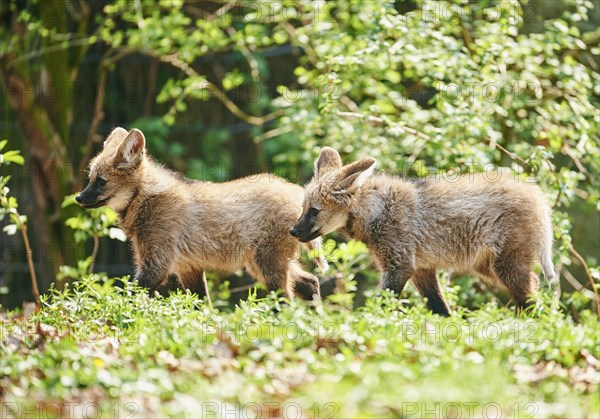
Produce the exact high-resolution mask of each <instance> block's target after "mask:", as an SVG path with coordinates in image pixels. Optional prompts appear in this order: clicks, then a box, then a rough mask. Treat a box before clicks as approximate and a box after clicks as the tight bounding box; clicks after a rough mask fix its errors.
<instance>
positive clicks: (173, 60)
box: [140, 51, 283, 126]
mask: <svg viewBox="0 0 600 419" xmlns="http://www.w3.org/2000/svg"><path fill="white" fill-rule="evenodd" d="M140 53H145V54H148V55H151V56H153V57H156V58H158V59H159V60H160V61H162V62H165V63H168V64H171V65H172V66H174V67H176V68H178V69H180V70H181V71H183V72H184V73H185V74H186V75H187V76H188V77H199V76H200V74H199V73H198V72H197V71H196V70H194V69H193V68H192V67H191V66H190V65H189V64H188V63H186V62H185V61H182V60H180V59H179V57H177V55H176V54H172V55H156V54H154V53H152V52H151V51H141V52H140ZM202 87H203V88H205V89H206V90H208V91H209V92H210V93H211V94H212V95H213V96H214V97H216V98H217V99H218V100H219V101H220V102H221V103H222V104H223V105H225V107H226V108H227V109H228V110H229V112H231V113H232V114H234V115H235V116H237V117H238V118H240V119H242V120H244V121H245V122H247V123H249V124H252V125H256V126H262V125H264V124H265V123H267V122H269V121H271V120H273V119H275V118H278V117H279V116H281V115H283V112H282V111H281V110H278V111H275V112H272V113H270V114H267V115H264V116H254V115H249V114H247V113H246V112H244V111H243V110H242V109H241V108H240V107H239V106H237V105H236V104H235V103H234V102H232V101H231V100H230V99H229V98H228V97H227V94H226V93H225V92H223V91H222V90H221V89H219V88H218V87H217V86H216V85H215V84H214V83H211V82H210V81H208V80H204V81H203V83H202Z"/></svg>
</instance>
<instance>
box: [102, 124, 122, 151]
mask: <svg viewBox="0 0 600 419" xmlns="http://www.w3.org/2000/svg"><path fill="white" fill-rule="evenodd" d="M125 137H127V130H126V129H125V128H121V127H116V128H115V129H113V130H112V131H111V132H110V134H108V137H106V140H104V144H103V145H102V146H103V147H106V146H107V145H108V144H109V143H111V142H113V141H114V142H115V144H119V143H120V142H121V141H123V139H124V138H125Z"/></svg>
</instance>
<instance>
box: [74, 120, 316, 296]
mask: <svg viewBox="0 0 600 419" xmlns="http://www.w3.org/2000/svg"><path fill="white" fill-rule="evenodd" d="M89 178H90V181H89V184H88V185H87V187H86V188H85V189H84V190H83V192H81V193H80V194H79V195H78V196H77V197H76V201H77V202H78V203H79V204H80V205H81V206H82V207H84V208H97V207H100V206H103V205H106V206H108V207H110V208H112V209H114V210H115V211H117V212H118V213H119V222H120V225H121V227H122V228H123V229H124V230H125V232H126V233H127V236H128V237H129V238H130V239H131V242H132V247H133V252H134V258H135V266H136V272H135V279H136V280H137V281H138V282H139V283H140V284H141V285H143V286H145V287H147V288H149V289H150V292H151V293H152V294H153V293H154V291H155V290H156V289H157V288H158V287H159V286H160V285H161V284H163V283H165V282H166V281H167V279H168V275H169V274H176V275H177V277H178V279H179V281H180V283H181V285H182V286H183V287H184V288H189V289H191V290H192V291H195V292H197V293H198V294H199V295H208V294H207V292H206V291H207V290H206V279H205V276H204V270H205V269H214V270H218V271H225V272H233V271H236V270H238V269H240V268H242V267H245V268H246V269H247V270H248V272H249V273H250V274H251V275H252V276H253V277H254V278H256V279H258V280H259V281H262V282H263V283H264V284H266V285H267V287H268V289H269V290H276V289H282V290H283V293H284V295H285V296H286V297H291V295H292V294H293V293H294V292H295V293H296V294H298V295H299V296H300V297H302V298H304V299H312V297H313V295H315V294H316V295H317V296H319V281H318V279H317V278H316V277H315V276H314V275H312V274H310V273H308V272H305V271H304V270H302V268H301V267H300V265H299V264H298V261H297V260H296V259H297V256H298V250H299V245H298V242H297V240H295V239H294V238H293V237H291V236H290V235H289V233H288V231H289V228H290V226H291V225H293V224H294V221H295V220H297V219H298V216H299V215H300V213H301V212H302V197H303V189H302V188H301V187H300V186H298V185H293V184H291V183H288V182H286V181H284V180H283V179H280V178H277V177H275V176H272V175H265V176H259V177H258V179H257V178H256V177H255V178H246V179H241V180H237V181H232V182H226V183H220V184H213V183H210V182H200V181H193V180H189V179H186V178H184V177H182V176H180V175H179V174H177V173H174V172H172V171H170V170H167V169H166V168H164V167H162V166H161V165H159V164H157V163H156V162H155V161H153V160H152V159H151V158H150V157H149V156H147V155H146V152H145V138H144V134H142V132H141V131H139V130H137V129H133V130H131V131H130V132H129V133H128V132H127V131H126V130H124V129H123V128H115V129H114V130H113V131H112V132H111V133H110V135H109V136H108V138H107V139H106V141H105V142H104V148H103V150H102V151H101V152H100V154H98V155H97V156H96V157H95V158H94V159H93V160H92V161H91V163H90V173H89ZM319 244H320V241H312V242H311V243H310V244H309V247H310V246H312V247H318V246H319ZM321 263H322V264H325V263H326V262H324V260H321ZM323 267H324V266H322V268H323Z"/></svg>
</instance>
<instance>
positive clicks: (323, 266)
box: [305, 237, 329, 273]
mask: <svg viewBox="0 0 600 419" xmlns="http://www.w3.org/2000/svg"><path fill="white" fill-rule="evenodd" d="M322 244H323V242H322V240H321V238H320V237H318V238H316V239H314V240H311V241H309V242H308V243H305V246H306V248H307V249H308V250H314V251H316V253H317V257H316V258H315V259H314V260H315V262H316V264H317V266H318V267H319V270H320V271H321V272H323V273H325V272H327V270H328V269H329V263H328V262H327V259H326V258H325V254H324V253H323V246H322Z"/></svg>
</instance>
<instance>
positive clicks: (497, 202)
mask: <svg viewBox="0 0 600 419" xmlns="http://www.w3.org/2000/svg"><path fill="white" fill-rule="evenodd" d="M375 162H376V161H375V159H373V158H370V157H365V158H363V159H360V160H358V161H356V162H354V163H351V164H348V165H346V166H343V167H342V161H341V159H340V155H339V154H338V153H337V152H336V151H335V150H334V149H332V148H329V147H325V148H323V150H322V151H321V155H320V156H319V158H318V159H317V161H316V162H315V173H314V177H313V179H312V180H311V182H310V183H309V184H308V185H307V186H306V187H305V196H304V208H303V212H302V216H301V217H300V219H299V220H298V222H297V223H296V225H295V226H294V227H293V228H292V229H291V230H290V234H291V235H292V236H294V237H297V238H298V239H300V240H301V241H303V242H306V241H309V240H314V239H315V238H317V237H319V236H321V235H322V234H327V233H329V232H331V231H334V230H338V229H340V230H341V231H342V232H343V233H345V234H346V235H348V236H349V237H351V238H354V239H357V240H361V241H363V242H364V243H365V244H366V245H367V246H368V248H369V249H370V251H371V253H372V254H373V256H374V259H375V262H376V264H377V266H378V267H379V269H380V270H381V272H382V278H381V286H382V288H389V289H390V290H392V291H394V292H396V293H397V294H400V292H401V291H402V289H403V288H404V285H405V284H406V281H407V280H408V279H409V278H412V280H413V282H414V284H415V286H416V287H417V289H418V291H419V293H420V294H421V296H423V297H426V298H427V299H428V303H427V304H428V307H429V309H430V310H431V311H433V312H434V313H439V314H442V315H448V314H449V312H448V305H447V303H446V301H445V299H444V296H443V294H442V292H441V290H440V285H439V283H438V281H437V278H436V269H439V268H443V269H447V270H452V271H456V272H472V273H476V274H478V275H480V276H481V277H482V278H484V279H486V280H489V281H491V282H493V283H494V284H498V285H501V286H503V287H504V288H506V289H507V290H508V291H509V293H510V295H511V296H512V298H513V300H514V301H515V302H516V304H517V306H518V307H524V306H525V305H526V300H527V298H528V297H529V296H530V295H532V293H534V292H535V291H536V289H537V286H538V279H537V276H536V275H535V274H534V273H532V272H531V267H532V262H533V260H534V259H538V260H540V262H541V265H542V269H543V271H544V276H545V277H546V279H547V280H549V281H550V280H552V279H553V278H554V268H553V266H552V259H551V248H552V226H551V224H550V210H549V208H548V206H547V205H546V204H545V202H544V197H543V195H542V193H541V191H540V190H539V189H538V188H537V187H536V186H533V185H530V184H524V183H522V182H520V183H518V182H516V181H515V180H514V179H512V178H511V176H509V175H508V174H507V173H504V174H502V172H496V173H494V175H490V174H488V176H487V177H486V176H485V175H471V176H463V177H460V178H458V179H455V180H454V181H452V182H451V181H449V180H446V181H444V180H442V181H440V179H434V178H429V179H419V180H406V179H400V178H396V177H392V176H388V175H385V174H373V169H374V166H375Z"/></svg>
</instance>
